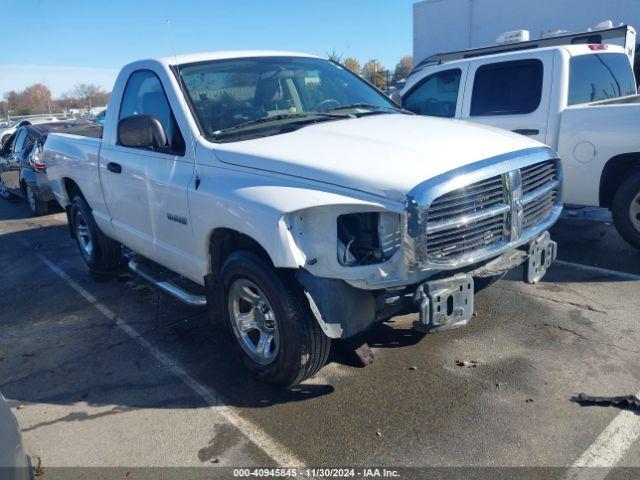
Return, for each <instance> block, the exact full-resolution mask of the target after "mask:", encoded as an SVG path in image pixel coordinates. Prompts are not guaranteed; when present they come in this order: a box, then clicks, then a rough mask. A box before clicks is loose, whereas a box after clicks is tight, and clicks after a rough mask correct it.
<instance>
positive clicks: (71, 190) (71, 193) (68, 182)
mask: <svg viewBox="0 0 640 480" xmlns="http://www.w3.org/2000/svg"><path fill="white" fill-rule="evenodd" d="M63 184H64V191H65V193H66V195H67V202H68V204H71V202H72V201H73V198H74V197H76V196H78V197H81V198H82V199H83V200H84V201H85V202H87V199H86V197H85V196H84V194H83V193H82V190H81V189H80V186H79V185H78V184H77V183H76V182H75V181H74V180H72V179H70V178H68V177H65V178H64V180H63ZM88 203H89V202H87V204H88Z"/></svg>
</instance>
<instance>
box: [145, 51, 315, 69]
mask: <svg viewBox="0 0 640 480" xmlns="http://www.w3.org/2000/svg"><path fill="white" fill-rule="evenodd" d="M253 57H302V58H322V57H319V56H317V55H311V54H308V53H300V52H287V51H277V50H237V51H218V52H203V53H192V54H187V55H177V56H175V55H174V56H170V57H161V58H157V59H155V60H156V61H159V62H160V63H162V64H164V65H168V66H174V65H183V64H187V63H197V62H207V61H212V60H231V59H235V58H253Z"/></svg>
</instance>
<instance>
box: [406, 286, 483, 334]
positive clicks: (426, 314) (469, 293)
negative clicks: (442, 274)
mask: <svg viewBox="0 0 640 480" xmlns="http://www.w3.org/2000/svg"><path fill="white" fill-rule="evenodd" d="M473 296H474V282H473V277H471V276H470V275H464V274H460V275H456V276H454V277H451V278H445V279H442V280H433V281H430V282H426V283H423V284H422V285H420V286H419V287H418V288H417V289H416V292H415V294H414V302H415V303H416V304H417V305H418V311H419V313H420V320H419V321H418V322H415V323H414V328H416V329H417V330H419V331H421V332H426V333H435V332H443V331H445V330H452V329H454V328H458V327H462V326H464V325H466V324H467V323H468V322H469V320H471V318H472V317H473Z"/></svg>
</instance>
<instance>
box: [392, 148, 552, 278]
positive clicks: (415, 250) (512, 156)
mask: <svg viewBox="0 0 640 480" xmlns="http://www.w3.org/2000/svg"><path fill="white" fill-rule="evenodd" d="M547 160H554V161H555V168H556V172H557V180H556V181H554V182H553V186H549V188H548V189H547V188H546V186H545V187H541V189H540V190H543V191H541V192H540V191H538V190H535V191H534V192H530V193H528V194H526V195H523V193H522V175H521V172H520V169H522V168H524V167H527V166H530V165H534V164H536V163H541V162H544V161H547ZM516 171H517V172H518V173H513V172H516ZM496 176H502V178H503V181H508V182H510V183H511V186H512V187H513V185H514V184H515V186H516V189H515V191H514V189H513V188H512V189H510V190H511V194H510V195H509V196H508V198H505V199H504V203H501V204H498V206H497V207H496V206H494V207H492V208H491V209H489V210H490V211H492V212H493V210H494V209H495V210H496V211H497V210H501V211H502V212H501V213H503V214H505V213H506V215H508V216H509V218H508V220H507V222H505V224H506V225H507V226H508V227H507V228H508V232H505V240H504V241H501V242H500V243H498V244H495V245H492V246H490V247H488V248H484V249H478V250H476V251H474V252H473V254H472V255H467V256H463V257H461V258H456V259H447V260H443V261H442V262H439V261H427V260H426V259H427V253H428V252H427V241H426V239H427V235H428V233H433V232H437V231H440V230H441V229H442V230H444V228H445V227H444V223H446V222H442V224H443V225H438V223H436V224H434V225H435V226H430V225H429V224H428V211H429V206H430V205H431V203H432V202H433V201H434V200H436V199H437V198H439V197H441V196H443V195H445V194H446V193H449V192H452V191H454V190H457V189H459V188H463V187H466V186H469V185H471V184H473V183H476V182H481V181H483V180H486V179H489V178H492V177H496ZM553 188H557V190H558V199H556V203H555V205H554V207H553V209H552V210H551V212H550V215H549V217H548V218H547V219H546V220H545V221H544V222H542V223H540V224H537V225H535V226H534V227H533V228H529V229H526V230H524V222H523V216H524V207H525V206H526V205H527V204H528V203H530V202H532V201H535V200H536V199H538V198H541V197H542V196H544V194H548V193H549V192H550V191H552V190H553ZM508 190H509V189H505V191H508ZM561 198H562V166H561V164H560V161H559V160H558V158H557V156H556V154H555V152H554V151H553V150H552V149H550V148H548V147H534V148H529V149H525V150H519V151H516V152H510V153H507V154H503V155H498V156H496V157H492V158H489V159H486V160H483V161H480V162H476V163H472V164H470V165H466V166H464V167H461V168H458V169H456V170H452V171H450V172H446V173H444V174H442V175H438V176H437V177H434V178H431V179H429V180H427V181H425V182H423V183H421V184H419V185H418V186H416V187H415V188H413V189H412V190H411V191H410V192H409V194H408V195H407V202H406V204H405V209H406V212H407V222H406V229H405V230H404V232H403V246H404V248H403V251H404V259H405V262H406V264H407V266H408V267H409V269H410V270H413V271H415V270H429V269H437V270H453V269H457V268H460V267H463V266H465V265H471V264H473V263H477V262H480V261H483V260H486V259H490V258H492V257H496V256H499V255H501V254H502V253H504V252H505V251H507V250H510V249H514V248H517V247H519V246H521V245H523V244H526V243H528V242H530V241H531V240H532V239H533V238H535V237H536V236H537V235H539V234H540V233H542V232H543V231H545V230H547V229H548V228H550V227H551V226H552V225H553V224H554V223H555V222H556V221H557V219H558V217H559V216H560V213H561V211H562V203H561ZM514 213H515V215H514ZM486 215H487V211H484V212H481V213H479V214H478V216H479V219H480V220H482V219H483V218H484V216H486ZM496 215H497V214H496ZM489 216H492V215H489ZM468 217H472V215H470V216H468ZM468 221H472V220H468V219H464V220H462V219H461V220H458V219H456V221H454V222H450V223H452V225H450V227H454V228H455V227H456V226H462V225H465V222H468ZM422 259H424V260H422Z"/></svg>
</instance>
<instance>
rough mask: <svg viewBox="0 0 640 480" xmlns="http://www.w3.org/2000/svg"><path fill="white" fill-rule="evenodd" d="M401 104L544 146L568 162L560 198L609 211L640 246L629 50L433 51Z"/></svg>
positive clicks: (636, 119)
mask: <svg viewBox="0 0 640 480" xmlns="http://www.w3.org/2000/svg"><path fill="white" fill-rule="evenodd" d="M401 102H402V105H403V107H404V108H406V109H408V110H411V111H412V112H414V113H417V114H420V115H430V116H437V117H445V118H455V119H460V120H467V121H472V122H477V123H483V124H486V125H491V126H493V127H500V128H504V129H507V130H511V131H514V132H517V133H520V134H522V135H526V136H528V137H530V138H535V139H536V140H539V141H541V142H543V143H545V144H547V145H548V146H550V147H551V148H553V149H554V150H556V151H557V152H558V155H559V157H560V158H561V160H562V163H563V167H564V175H565V176H564V188H563V193H564V194H563V201H564V203H566V204H575V205H588V206H600V207H605V208H609V209H611V211H612V213H613V220H614V223H615V226H616V228H617V230H618V231H619V233H620V234H621V235H622V237H623V238H624V239H625V240H626V241H627V242H629V243H630V244H631V245H633V246H634V247H636V248H640V96H639V95H638V94H637V87H636V79H635V77H634V73H633V69H632V65H631V62H630V60H629V57H628V56H627V52H626V50H625V49H624V48H623V47H619V46H614V45H605V44H600V43H598V44H586V45H580V44H574V45H561V46H552V47H544V48H537V46H536V45H535V42H533V44H532V42H524V43H513V44H510V45H501V46H496V47H495V48H489V47H487V48H481V49H475V50H464V51H460V52H452V53H448V54H442V55H435V56H433V57H431V58H429V59H427V60H425V61H423V62H422V63H420V64H419V65H418V66H417V67H416V68H415V70H414V72H413V73H412V74H411V75H410V77H409V79H408V80H407V83H406V86H405V88H404V89H403V91H402V92H401Z"/></svg>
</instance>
